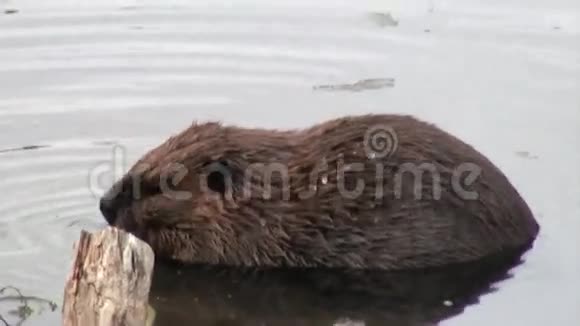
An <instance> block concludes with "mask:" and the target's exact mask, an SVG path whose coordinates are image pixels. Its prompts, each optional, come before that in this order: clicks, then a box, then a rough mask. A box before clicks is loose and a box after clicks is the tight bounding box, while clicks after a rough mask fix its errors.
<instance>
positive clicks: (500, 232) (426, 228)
mask: <svg viewBox="0 0 580 326" xmlns="http://www.w3.org/2000/svg"><path fill="white" fill-rule="evenodd" d="M373 132H374V133H375V134H373ZM381 133H383V136H387V138H386V139H381V138H380V136H381V135H380V134H381ZM375 137H378V138H375ZM384 140H387V141H386V142H381V141H384ZM381 146H382V147H381ZM421 171H427V172H425V173H423V174H421ZM361 184H362V187H361ZM357 189H358V190H359V192H358V193H353V190H357ZM101 210H102V212H103V215H104V216H105V217H106V219H107V220H108V222H109V223H110V224H111V225H115V226H117V227H120V228H123V229H126V230H127V231H129V232H132V233H134V234H136V235H137V236H139V237H141V238H142V239H144V240H145V241H147V242H148V243H149V244H150V245H151V246H152V247H153V249H154V251H155V252H156V254H157V256H158V257H159V258H169V259H173V260H177V261H181V262H185V263H203V264H220V265H234V266H260V267H341V268H355V269H384V270H395V269H407V268H421V267H430V266H439V265H445V264H451V263H459V262H467V261H473V260H477V259H480V258H483V257H486V256H488V255H490V254H497V253H506V254H509V253H511V252H513V251H519V250H520V249H521V248H524V247H527V246H530V245H531V244H532V242H533V240H534V239H535V237H536V235H537V233H538V230H539V227H538V224H537V223H536V221H535V220H534V217H533V215H532V213H531V212H530V209H529V208H528V206H527V205H526V203H525V202H524V200H523V199H522V198H521V197H520V195H519V194H518V192H517V191H516V190H515V189H514V187H513V186H512V185H511V184H510V182H509V181H508V179H507V178H506V177H505V176H504V175H503V174H502V172H500V171H499V170H498V168H496V167H495V166H494V165H493V164H492V163H491V162H490V161H489V160H487V159H486V158H485V157H484V156H483V155H482V154H480V153H479V152H477V151H476V150H475V149H473V148H472V147H471V146H469V145H467V144H465V143H463V142H462V141H460V140H458V139H457V138H455V137H453V136H451V135H449V134H448V133H446V132H444V131H442V130H440V129H439V128H437V127H435V126H433V125H431V124H428V123H425V122H422V121H419V120H417V119H415V118H413V117H410V116H399V115H365V116H351V117H345V118H341V119H335V120H332V121H327V122H325V123H322V124H319V125H316V126H313V127H311V128H308V129H304V130H292V131H276V130H265V129H244V128H238V127H233V126H223V125H221V124H219V123H203V124H197V123H194V124H193V125H192V126H191V127H190V128H188V129H187V130H185V131H183V132H182V133H180V134H178V135H176V136H174V137H172V138H170V139H169V140H167V141H166V142H165V143H163V144H161V145H160V146H159V147H157V148H155V149H153V150H152V151H150V152H149V153H147V154H146V155H145V156H144V157H143V158H142V159H141V160H139V161H138V162H137V163H136V164H135V166H133V167H132V168H131V170H130V171H129V172H128V173H127V174H126V175H125V176H124V177H123V178H122V180H120V181H118V182H117V184H116V185H115V186H114V187H113V188H112V189H111V190H110V191H109V192H108V194H107V195H106V196H105V197H104V198H103V199H102V200H101Z"/></svg>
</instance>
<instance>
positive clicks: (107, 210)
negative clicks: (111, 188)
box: [99, 197, 117, 225]
mask: <svg viewBox="0 0 580 326" xmlns="http://www.w3.org/2000/svg"><path fill="white" fill-rule="evenodd" d="M115 205H116V204H115V200H114V199H109V198H105V197H103V198H101V200H100V202H99V208H100V210H101V213H102V214H103V217H105V220H107V223H109V225H113V224H115V220H116V215H117V214H116V212H117V208H116V207H115Z"/></svg>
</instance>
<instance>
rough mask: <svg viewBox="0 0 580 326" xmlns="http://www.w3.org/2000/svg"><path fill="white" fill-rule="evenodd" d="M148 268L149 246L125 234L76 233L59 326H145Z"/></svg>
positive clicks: (151, 259) (150, 268)
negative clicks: (77, 235) (71, 264)
mask: <svg viewBox="0 0 580 326" xmlns="http://www.w3.org/2000/svg"><path fill="white" fill-rule="evenodd" d="M153 264H154V255H153V251H152V250H151V248H150V247H149V245H147V244H146V243H145V242H143V241H141V240H139V239H138V238H136V237H135V236H133V235H131V234H129V233H126V232H124V231H121V230H118V229H116V228H111V227H109V228H107V229H105V230H103V231H101V232H99V233H97V234H90V233H88V232H85V231H82V232H81V236H80V239H79V241H78V242H77V244H76V246H75V257H74V263H73V266H72V271H71V272H70V274H69V276H68V279H67V282H66V286H65V293H64V303H63V325H64V326H105V325H106V326H118V325H124V326H125V325H127V326H137V325H139V326H143V325H146V324H147V323H148V322H147V320H148V319H149V320H150V319H151V314H150V313H148V296H149V289H150V286H151V277H152V273H153ZM148 315H149V316H148ZM149 323H150V321H149Z"/></svg>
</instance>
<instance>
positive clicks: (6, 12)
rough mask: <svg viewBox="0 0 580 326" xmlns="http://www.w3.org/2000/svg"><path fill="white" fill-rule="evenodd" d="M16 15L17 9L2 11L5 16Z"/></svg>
mask: <svg viewBox="0 0 580 326" xmlns="http://www.w3.org/2000/svg"><path fill="white" fill-rule="evenodd" d="M17 13H18V9H6V10H4V14H5V15H14V14H17Z"/></svg>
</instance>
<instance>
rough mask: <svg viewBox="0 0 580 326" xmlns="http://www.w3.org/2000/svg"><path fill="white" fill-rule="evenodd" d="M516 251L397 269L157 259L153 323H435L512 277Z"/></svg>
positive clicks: (295, 325) (297, 325)
mask: <svg viewBox="0 0 580 326" xmlns="http://www.w3.org/2000/svg"><path fill="white" fill-rule="evenodd" d="M519 257H520V254H518V255H512V256H510V257H508V258H506V257H497V256H496V257H490V258H489V259H486V260H485V261H478V262H475V263H468V264H461V265H455V266H448V267H445V268H438V269H428V270H415V271H405V272H397V273H385V272H369V271H364V272H363V271H323V270H239V269H231V268H218V267H205V266H193V267H191V266H190V267H183V266H174V265H173V266H168V265H163V264H158V266H157V268H156V271H155V277H154V280H153V285H152V292H151V301H150V303H151V305H152V306H153V307H154V309H155V310H156V313H157V316H156V318H155V325H171V326H173V325H200V326H206V325H207V326H209V325H216V326H217V325H222V326H223V325H232V326H233V325H243V326H254V325H256V326H270V325H274V326H275V325H283V326H286V325H288V326H302V325H304V326H306V325H308V326H310V325H312V326H314V325H317V326H318V325H328V326H332V325H349V326H355V325H356V326H358V325H365V326H370V325H436V324H437V323H438V322H439V321H441V320H443V319H446V318H449V317H451V316H454V315H457V314H459V313H461V312H462V311H463V309H464V308H465V307H466V306H467V305H470V304H474V303H477V302H478V298H479V296H481V295H482V294H485V293H488V292H491V291H492V290H493V283H495V282H497V281H500V280H503V279H506V278H508V277H510V274H509V270H510V269H511V268H512V267H514V266H516V265H518V264H519V263H520V262H521V260H520V258H519Z"/></svg>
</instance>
